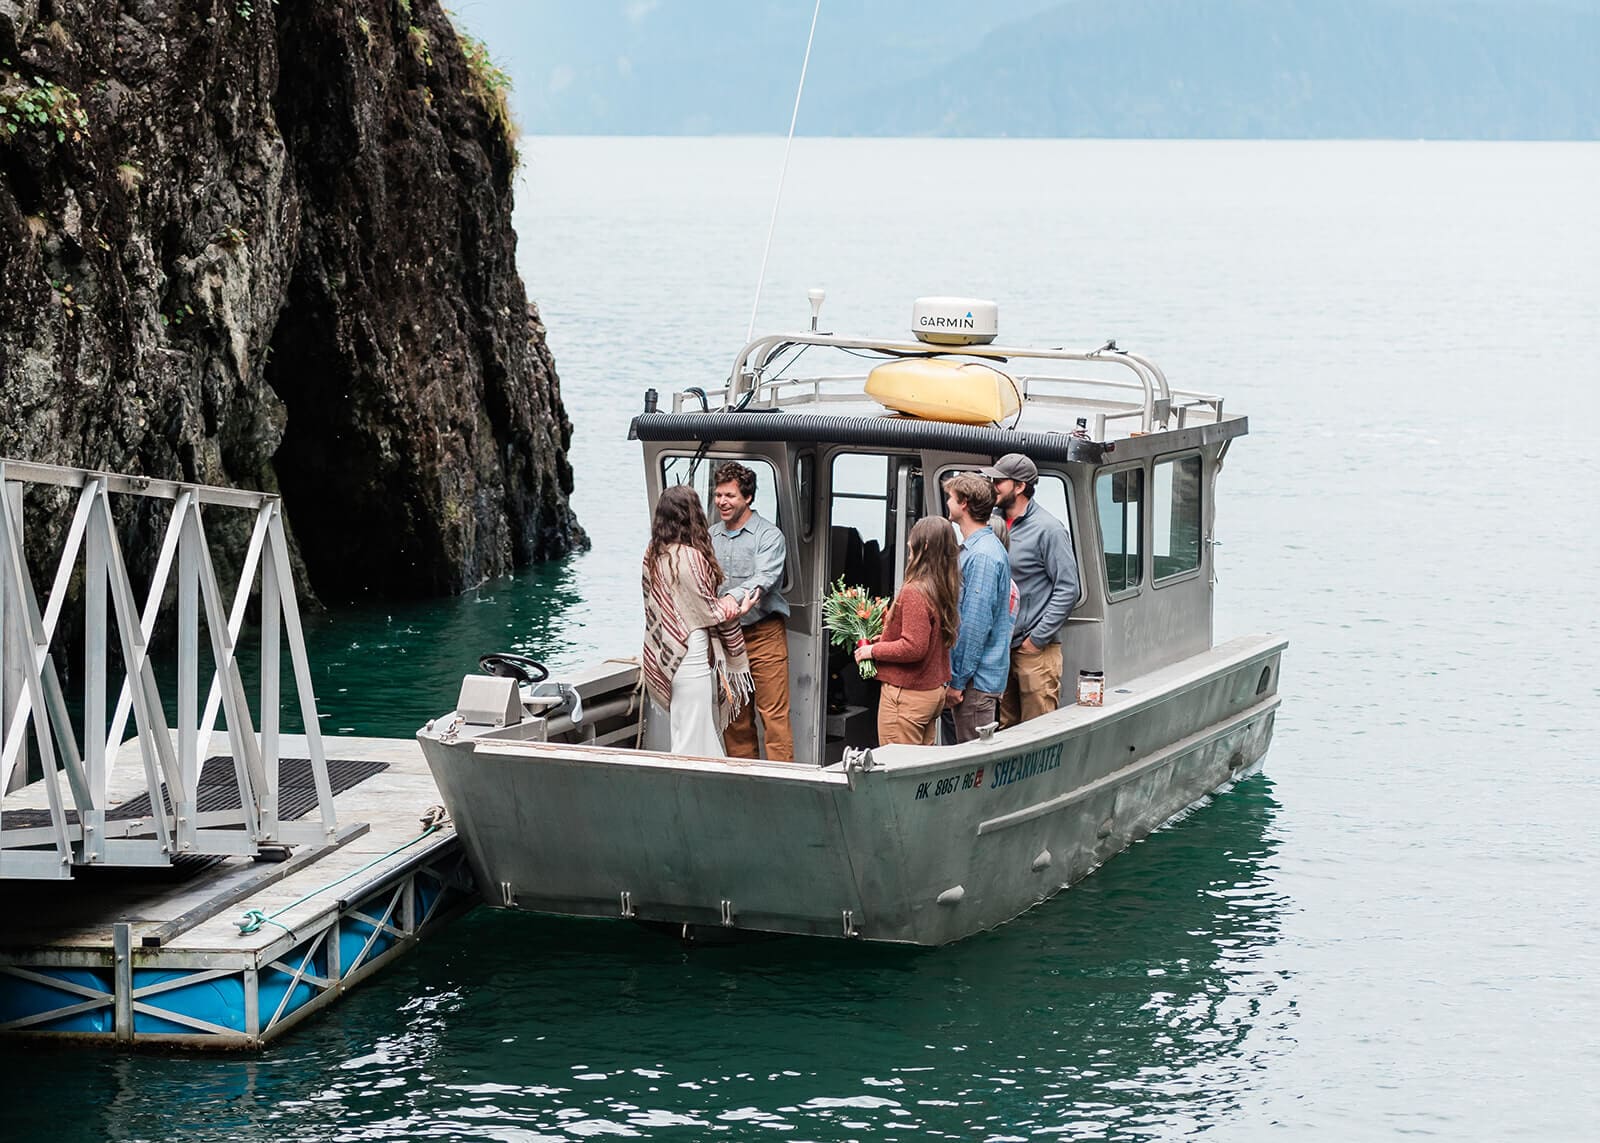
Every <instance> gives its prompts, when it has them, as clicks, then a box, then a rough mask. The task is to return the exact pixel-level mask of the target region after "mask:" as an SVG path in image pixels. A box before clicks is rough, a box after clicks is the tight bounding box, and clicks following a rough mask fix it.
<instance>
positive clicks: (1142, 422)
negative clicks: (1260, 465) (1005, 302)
mask: <svg viewBox="0 0 1600 1143" xmlns="http://www.w3.org/2000/svg"><path fill="white" fill-rule="evenodd" d="M967 348H970V347H962V348H961V350H960V352H962V353H965V352H966V350H967ZM980 348H983V347H980ZM1007 352H1013V351H1007ZM1119 352H1120V351H1119ZM1082 356H1085V357H1089V355H1082ZM1123 356H1128V357H1131V356H1132V355H1123ZM1075 359H1076V358H1074V360H1075ZM1089 359H1090V360H1101V359H1100V358H1093V357H1089ZM1117 364H1122V361H1120V360H1119V361H1117ZM1150 368H1151V369H1154V367H1153V366H1151V367H1150ZM1136 372H1137V371H1136ZM1007 375H1008V376H1011V377H1012V379H1013V380H1014V381H1016V382H1017V386H1018V389H1019V391H1020V395H1021V397H1022V399H1023V403H1024V410H1025V409H1026V408H1027V406H1029V405H1035V404H1037V405H1048V406H1056V407H1061V408H1073V409H1080V410H1084V411H1087V412H1088V413H1089V414H1090V419H1091V425H1090V433H1091V436H1092V437H1093V438H1094V439H1095V440H1105V439H1107V438H1106V431H1105V430H1106V427H1107V425H1109V424H1112V423H1115V422H1119V421H1127V420H1137V422H1138V431H1140V432H1150V431H1153V429H1154V428H1165V427H1168V426H1169V425H1171V424H1172V422H1173V421H1176V427H1177V428H1180V429H1181V428H1184V427H1186V426H1187V425H1188V424H1189V423H1191V422H1192V421H1199V422H1202V423H1216V422H1220V421H1221V420H1222V400H1223V399H1222V397H1220V396H1218V395H1216V394H1213V393H1202V392H1198V391H1192V390H1184V389H1172V388H1170V387H1169V386H1167V385H1166V384H1165V378H1164V377H1163V378H1162V382H1161V385H1160V386H1159V387H1158V386H1156V385H1155V384H1153V383H1152V382H1151V381H1150V380H1149V378H1148V377H1147V376H1145V375H1143V374H1142V373H1141V374H1138V378H1137V379H1128V378H1122V377H1099V376H1089V375H1086V374H1081V373H1069V374H1061V373H1010V372H1008V374H1007ZM865 380H866V374H865V373H859V372H853V373H839V374H821V375H817V376H811V377H795V376H761V377H759V378H758V379H757V380H756V381H755V382H754V383H753V384H752V386H751V387H749V388H744V389H741V388H739V387H737V386H733V385H730V386H727V387H725V388H721V389H711V390H699V389H693V390H688V389H686V390H682V391H680V392H678V393H675V394H673V395H672V411H673V412H674V413H684V412H694V411H695V409H696V408H701V409H703V410H704V411H708V412H709V411H710V410H712V409H725V408H729V407H732V406H733V405H734V403H735V402H737V401H740V400H743V399H745V394H749V397H748V401H749V403H753V404H756V405H759V406H760V407H762V408H783V409H790V408H801V407H805V406H809V405H823V404H828V405H840V404H852V403H854V404H862V405H876V404H877V402H876V401H875V400H874V398H872V397H871V396H869V395H868V394H867V393H866V392H865V391H864V388H863V385H864V382H865ZM1157 393H1159V394H1160V396H1156V394H1157ZM1130 397H1131V398H1133V399H1131V400H1130V399H1128V398H1130Z"/></svg>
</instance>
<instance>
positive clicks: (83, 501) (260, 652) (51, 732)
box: [0, 459, 474, 1048]
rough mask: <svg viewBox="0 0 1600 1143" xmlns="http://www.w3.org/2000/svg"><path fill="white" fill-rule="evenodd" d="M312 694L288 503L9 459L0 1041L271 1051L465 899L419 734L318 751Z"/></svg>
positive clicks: (0, 634)
mask: <svg viewBox="0 0 1600 1143" xmlns="http://www.w3.org/2000/svg"><path fill="white" fill-rule="evenodd" d="M69 509H70V512H69ZM30 510H31V511H32V513H33V514H34V517H35V520H36V521H38V522H39V523H42V524H43V528H42V530H41V531H40V533H39V537H40V538H42V544H41V543H40V542H35V543H32V544H30V543H28V542H26V539H27V537H28V535H29V520H28V515H29V511H30ZM163 515H164V517H165V520H166V527H165V531H164V533H163V537H162V540H161V544H160V549H159V552H158V553H157V554H156V555H155V559H154V561H153V566H150V567H144V566H141V567H136V568H133V569H131V572H132V574H130V568H129V566H128V564H127V562H126V561H125V560H124V557H123V549H124V537H123V533H124V531H125V530H126V529H127V528H128V526H129V521H138V520H141V519H142V520H145V521H147V522H148V521H158V520H159V519H160V518H161V517H162V516H163ZM40 516H43V520H42V521H39V520H38V518H39V517H40ZM218 521H221V522H222V523H223V526H222V527H220V528H215V527H211V525H215V524H216V523H217V522H218ZM35 526H38V524H37V523H36V524H35ZM246 535H248V537H249V540H248V543H243V542H242V541H243V538H244V537H245V536H246ZM135 538H137V537H135ZM148 538H149V537H148V536H145V537H144V538H143V541H141V542H144V541H147V540H148ZM57 545H59V552H58V555H57V558H56V561H55V564H56V566H55V569H54V575H53V577H49V578H46V577H45V576H44V575H43V574H42V573H44V572H45V571H47V570H48V569H46V568H43V567H38V566H35V565H37V564H38V563H40V562H41V560H40V557H41V555H43V554H44V553H42V552H40V551H39V548H40V547H41V546H50V547H56V546H57ZM222 557H226V558H225V559H223V558H222ZM214 560H218V561H220V562H222V565H223V566H224V567H225V568H226V570H227V571H229V572H233V571H237V573H238V575H237V580H236V581H235V582H234V583H233V584H232V599H231V602H230V601H229V599H228V598H227V596H226V594H225V589H226V588H227V587H228V586H229V585H228V584H227V583H225V582H224V580H223V579H222V577H220V576H219V575H218V563H217V562H214ZM45 582H48V583H49V584H50V587H49V589H48V591H47V592H45V593H43V594H41V592H40V591H39V587H38V585H39V584H41V583H45ZM140 589H142V590H140ZM141 595H142V597H143V602H142V604H141V602H140V596H141ZM79 609H81V613H80V610H79ZM68 611H71V612H73V613H74V615H73V619H74V620H76V629H77V630H78V631H81V632H82V634H83V647H82V651H81V654H82V658H81V659H78V657H77V652H69V651H68V650H67V649H66V647H67V645H69V644H70V642H71V640H69V639H66V638H63V637H61V636H58V631H66V630H70V629H71V626H70V625H69V624H63V623H62V617H63V614H64V613H65V612H68ZM247 613H253V614H255V615H256V616H257V617H258V618H257V623H258V630H259V635H260V638H259V646H258V649H257V650H256V651H255V652H254V654H255V655H257V656H258V660H257V664H256V670H255V672H254V674H255V683H256V685H255V686H252V687H249V688H247V687H246V686H245V677H246V676H245V673H244V671H243V670H242V662H241V654H240V650H239V648H240V638H241V634H242V632H243V628H244V625H245V618H246V614H247ZM156 647H160V648H163V649H164V650H163V654H162V655H161V656H159V658H160V662H159V663H158V656H157V654H156V653H155V652H154V651H153V650H152V649H153V648H156ZM168 648H170V652H171V653H170V657H169V656H168V655H167V654H166V651H165V649H168ZM285 651H287V658H288V666H289V672H288V678H284V677H283V674H284V672H283V671H282V667H283V665H284V664H283V662H282V657H283V653H284V652H285ZM80 666H81V669H80ZM174 667H175V668H176V670H173V669H172V668H174ZM158 668H159V669H158ZM64 677H65V678H66V679H68V680H69V681H76V680H78V679H81V681H82V690H81V692H79V693H78V695H75V696H74V697H76V698H78V702H77V703H76V705H75V704H74V703H73V702H72V701H69V699H68V695H67V691H66V687H65V685H64V683H63V678H64ZM208 677H209V683H210V686H209V690H206V689H203V687H202V684H203V683H205V682H206V681H207V679H208ZM312 679H313V676H312V672H311V665H310V662H309V660H308V658H307V654H306V645H305V634H304V630H303V627H302V624H301V621H300V609H299V604H298V603H297V601H296V598H295V586H294V575H293V553H292V551H291V549H290V546H289V543H288V539H287V535H286V532H285V528H284V523H283V506H282V503H281V502H280V500H279V498H278V497H277V496H275V495H273V494H271V493H264V492H250V491H244V490H240V489H232V488H218V487H211V486H206V485H199V484H188V483H182V482H175V481H163V480H154V479H150V478H147V477H140V476H126V475H119V474H116V473H108V472H95V471H92V470H89V469H76V468H60V467H55V466H51V465H41V464H31V463H26V462H19V461H12V460H4V459H0V908H3V909H4V917H5V921H4V923H3V927H0V1032H10V1033H31V1034H35V1035H47V1036H54V1037H78V1038H87V1039H95V1040H103V1041H108V1042H112V1043H120V1044H163V1045H169V1046H183V1047H191V1048H252V1047H259V1046H261V1045H262V1044H264V1043H266V1042H267V1041H269V1040H271V1039H272V1038H273V1037H275V1036H277V1035H279V1034H281V1033H282V1032H284V1031H287V1030H288V1029H289V1028H290V1027H292V1026H293V1025H294V1024H295V1023H297V1022H298V1021H300V1020H302V1019H304V1018H305V1017H306V1016H308V1015H309V1014H311V1013H312V1012H315V1011H316V1010H317V1009H319V1008H321V1007H323V1006H324V1005H326V1004H329V1003H331V1002H332V1001H333V1000H335V999H337V998H338V997H339V996H341V995H343V993H344V991H345V990H346V989H348V988H350V987H351V986H352V985H354V984H356V983H358V982H359V981H361V980H363V979H365V978H366V977H368V976H370V975H371V974H372V973H374V972H376V971H377V970H378V969H379V968H381V967H382V966H383V965H384V964H386V963H387V962H388V961H390V960H392V959H393V958H394V957H396V956H398V955H399V954H400V953H401V952H402V951H404V950H405V949H406V948H407V947H408V946H409V945H410V944H412V943H413V942H414V941H416V940H417V938H418V937H420V936H422V935H423V934H424V933H426V932H428V931H430V930H431V929H433V928H435V927H436V926H438V925H439V924H440V923H441V922H442V921H444V919H445V918H447V917H449V916H451V915H452V914H453V913H455V912H456V911H458V910H460V909H463V908H465V907H467V906H468V905H469V904H470V903H471V902H472V901H473V899H474V898H473V895H472V888H471V880H470V874H469V873H468V867H467V865H466V863H465V860H464V858H463V855H462V851H461V849H460V847H459V845H458V844H457V839H456V836H455V831H454V830H453V828H452V827H451V826H450V824H449V823H448V821H446V820H445V819H444V811H443V809H442V808H438V803H439V801H440V798H439V794H438V791H437V789H436V788H435V786H434V783H433V779H432V776H431V775H430V774H429V772H428V768H427V765H426V763H425V762H424V761H423V757H422V751H421V748H420V747H419V746H418V744H417V743H416V741H415V740H399V741H396V740H389V739H374V738H337V739H332V740H328V741H326V742H325V741H324V739H323V736H322V732H321V730H320V727H321V721H320V718H321V716H320V714H319V713H318V711H317V704H316V696H315V693H314V685H313V681H312ZM164 687H165V690H164V689H163V688H164ZM291 693H292V695H293V704H294V706H296V707H298V713H299V716H300V723H299V724H300V725H301V726H302V727H304V728H305V732H304V733H303V734H300V735H291V734H284V733H282V732H281V723H282V715H283V710H284V707H285V706H286V705H288V704H289V703H290V701H291V699H290V696H291ZM113 696H115V697H114V698H113ZM202 696H204V701H203V702H202V701H201V700H202ZM125 731H126V732H129V733H124V732H125ZM330 745H331V746H333V750H332V751H331V753H332V757H330V756H329V754H330V751H329V749H328V747H329V746H330Z"/></svg>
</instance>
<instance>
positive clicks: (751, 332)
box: [744, 0, 822, 343]
mask: <svg viewBox="0 0 1600 1143" xmlns="http://www.w3.org/2000/svg"><path fill="white" fill-rule="evenodd" d="M821 12H822V0H817V6H816V7H815V8H813V9H812V11H811V32H810V34H809V35H807V36H806V58H805V59H804V60H802V61H801V63H800V86H799V87H797V88H795V92H794V112H793V114H791V115H790V116H789V141H788V142H787V143H785V144H784V145H783V167H782V168H781V169H780V170H779V171H778V195H777V197H776V198H775V199H773V200H772V221H771V222H770V223H768V224H767V245H766V249H764V250H763V251H762V252H761V276H760V277H759V278H757V279H756V301H755V305H753V306H751V307H750V328H749V329H747V330H745V334H744V339H745V341H746V342H747V343H748V342H749V341H750V339H751V338H753V337H755V335H756V312H757V311H758V310H760V309H761V287H762V286H763V285H765V284H766V281H767V258H768V257H769V256H770V255H771V254H772V232H773V231H774V230H776V229H777V228H778V205H779V204H780V203H782V202H783V180H784V177H785V176H787V175H788V173H789V148H791V147H792V146H794V124H795V120H797V119H799V118H800V94H801V92H803V91H805V89H806V68H807V67H808V66H810V64H811V41H812V40H813V39H814V38H815V37H816V34H817V16H818V15H819V14H820V13H821Z"/></svg>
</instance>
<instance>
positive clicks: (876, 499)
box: [831, 452, 893, 552]
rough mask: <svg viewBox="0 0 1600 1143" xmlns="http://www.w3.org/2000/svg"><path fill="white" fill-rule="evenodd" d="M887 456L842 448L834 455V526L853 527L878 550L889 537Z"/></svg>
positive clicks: (866, 542)
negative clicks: (845, 450) (842, 449)
mask: <svg viewBox="0 0 1600 1143" xmlns="http://www.w3.org/2000/svg"><path fill="white" fill-rule="evenodd" d="M892 510H893V506H892V505H891V503H890V498H889V458H888V457H886V456H884V455H882V454H873V453H860V452H842V453H840V454H839V455H838V456H836V457H834V458H833V516H832V521H831V522H832V524H833V526H834V527H835V528H853V529H855V531H856V534H857V535H859V536H860V537H861V542H862V543H864V544H875V545H877V548H878V550H879V551H880V552H881V551H882V550H883V549H884V547H885V545H886V544H887V543H888V540H889V514H890V512H891V511H892Z"/></svg>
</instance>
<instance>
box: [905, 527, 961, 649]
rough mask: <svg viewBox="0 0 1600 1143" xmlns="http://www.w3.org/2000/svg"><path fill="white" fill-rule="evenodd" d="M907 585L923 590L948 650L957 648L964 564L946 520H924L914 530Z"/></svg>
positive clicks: (912, 532)
mask: <svg viewBox="0 0 1600 1143" xmlns="http://www.w3.org/2000/svg"><path fill="white" fill-rule="evenodd" d="M905 582H906V583H907V584H911V583H914V584H916V585H917V586H918V587H919V588H921V589H922V592H923V594H924V595H926V596H927V597H928V605H929V606H930V607H932V608H933V613H934V614H935V615H937V616H938V617H939V630H940V633H941V634H942V635H943V636H944V646H945V650H947V651H948V650H949V649H950V648H951V647H954V646H955V645H956V633H957V632H958V631H959V630H960V629H961V563H960V561H959V560H958V559H957V558H956V531H955V529H954V528H952V527H951V526H950V521H948V520H946V519H945V518H944V517H943V516H924V517H923V518H922V519H920V520H918V521H917V522H916V524H915V525H914V526H913V527H912V529H911V555H910V558H909V559H907V560H906V580H905ZM902 590H904V587H903V585H902Z"/></svg>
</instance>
